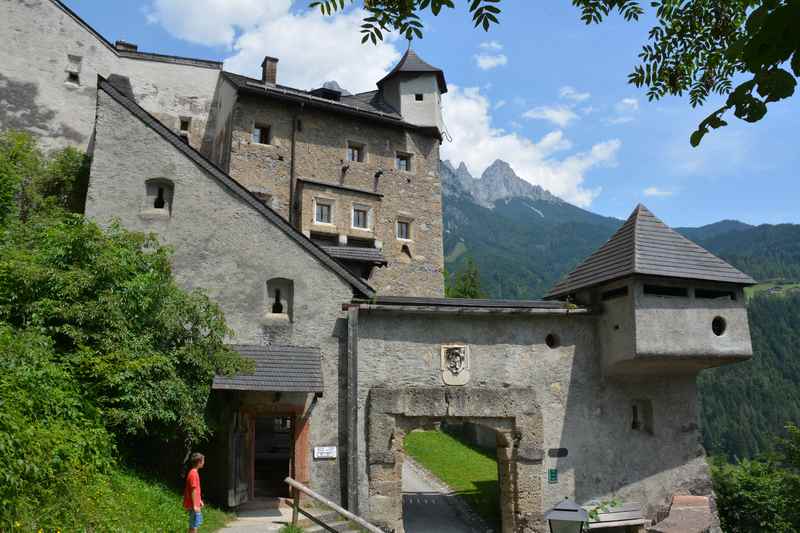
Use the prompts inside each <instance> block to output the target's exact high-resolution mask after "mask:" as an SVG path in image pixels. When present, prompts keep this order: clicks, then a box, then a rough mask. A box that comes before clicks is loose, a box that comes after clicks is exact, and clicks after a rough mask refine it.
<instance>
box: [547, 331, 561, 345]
mask: <svg viewBox="0 0 800 533" xmlns="http://www.w3.org/2000/svg"><path fill="white" fill-rule="evenodd" d="M544 343H545V344H546V345H547V347H548V348H558V347H559V346H560V345H561V339H559V338H558V335H556V334H555V333H548V334H547V337H545V338H544Z"/></svg>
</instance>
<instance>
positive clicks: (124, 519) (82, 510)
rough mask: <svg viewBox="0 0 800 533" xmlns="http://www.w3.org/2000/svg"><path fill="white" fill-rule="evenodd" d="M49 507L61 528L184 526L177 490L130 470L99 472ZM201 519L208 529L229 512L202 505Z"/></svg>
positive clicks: (166, 528) (218, 524) (110, 531)
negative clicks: (80, 490)
mask: <svg viewBox="0 0 800 533" xmlns="http://www.w3.org/2000/svg"><path fill="white" fill-rule="evenodd" d="M52 511H53V512H54V513H56V514H57V515H58V516H59V518H60V520H59V522H60V525H61V530H62V531H98V532H99V531H103V532H108V533H116V532H120V533H121V532H126V533H127V532H142V533H144V532H162V531H164V532H167V531H168V532H173V531H176V532H183V531H186V527H187V517H186V512H185V511H184V510H183V508H182V506H181V495H180V494H178V493H177V492H175V491H174V490H172V489H169V488H167V487H166V486H165V485H162V484H160V483H157V482H154V481H151V480H146V479H143V478H142V477H140V476H138V475H136V474H133V473H130V472H121V471H118V472H113V473H112V474H110V475H108V476H102V477H101V478H100V479H98V480H97V482H95V483H93V484H91V485H89V486H87V487H85V488H84V490H83V493H82V494H80V495H79V496H78V497H77V498H75V499H74V500H72V501H65V502H63V505H59V506H58V508H57V509H53V510H52ZM203 519H204V523H203V527H202V530H203V531H204V532H210V531H216V530H218V529H220V528H221V527H222V526H223V525H225V523H226V522H227V521H228V520H229V519H230V516H229V515H227V514H225V513H223V512H222V511H220V510H218V509H213V508H211V507H205V508H204V512H203ZM26 525H27V524H21V529H19V530H20V531H25V530H27V529H26V528H25V526H26Z"/></svg>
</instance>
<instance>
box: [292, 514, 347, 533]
mask: <svg viewBox="0 0 800 533" xmlns="http://www.w3.org/2000/svg"><path fill="white" fill-rule="evenodd" d="M315 511H317V509H311V510H307V512H309V513H310V514H312V515H313V516H314V518H316V519H318V520H320V521H321V522H324V523H325V524H327V525H328V527H330V528H331V529H335V530H336V531H339V532H340V533H358V532H359V531H360V529H359V528H358V526H356V525H354V524H351V523H350V522H348V521H347V520H345V519H344V518H342V517H341V516H339V514H338V513H336V512H334V511H320V512H315ZM297 525H299V526H300V527H302V528H303V530H304V531H305V533H325V532H326V531H327V530H326V529H325V528H323V527H322V526H319V525H317V524H315V523H314V522H312V521H311V520H309V519H308V518H306V517H304V516H303V515H300V520H298V521H297Z"/></svg>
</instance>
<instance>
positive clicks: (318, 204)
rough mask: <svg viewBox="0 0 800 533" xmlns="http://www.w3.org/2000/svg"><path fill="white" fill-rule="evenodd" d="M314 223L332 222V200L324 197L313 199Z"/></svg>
mask: <svg viewBox="0 0 800 533" xmlns="http://www.w3.org/2000/svg"><path fill="white" fill-rule="evenodd" d="M314 223H315V224H333V200H327V199H324V198H317V199H315V200H314Z"/></svg>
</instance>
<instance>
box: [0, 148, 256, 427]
mask: <svg viewBox="0 0 800 533" xmlns="http://www.w3.org/2000/svg"><path fill="white" fill-rule="evenodd" d="M2 147H10V148H9V149H6V150H2V151H0V168H2V169H6V168H11V169H14V172H16V177H14V178H13V179H11V180H6V181H5V182H4V183H3V184H2V185H3V187H4V189H3V194H2V198H3V199H4V200H5V198H7V197H11V198H16V199H20V200H19V202H18V203H19V204H21V205H23V206H24V207H25V209H24V211H25V212H26V215H25V216H24V217H20V216H18V217H14V216H13V211H14V210H15V207H14V206H12V208H7V209H6V210H5V212H6V219H5V225H4V226H3V227H2V229H0V326H3V325H5V326H7V327H9V328H12V329H13V330H15V331H18V332H23V331H30V332H33V333H36V334H38V335H41V336H44V337H45V338H46V339H47V340H48V342H49V343H50V345H51V347H52V350H53V352H54V354H55V357H56V359H57V360H56V362H57V363H58V364H59V365H60V367H61V368H62V369H63V370H65V371H66V372H68V373H69V375H70V376H71V377H72V378H73V379H74V380H75V381H76V382H78V383H80V384H81V386H82V387H83V390H84V393H85V399H86V401H88V402H90V403H91V404H92V405H94V406H95V407H96V408H97V409H99V411H100V412H101V413H102V415H103V420H104V421H105V423H106V425H107V427H108V429H109V430H110V431H111V432H112V433H114V434H115V435H116V436H117V437H118V438H122V437H126V436H129V435H151V436H157V437H161V438H164V439H169V438H175V437H180V438H181V439H185V440H188V441H190V442H195V441H198V440H201V439H203V438H204V437H205V436H206V435H207V434H208V433H209V431H210V428H209V426H208V423H207V421H206V419H205V407H206V402H207V401H208V398H209V395H210V390H211V381H212V380H213V377H214V375H215V374H217V373H233V372H237V371H240V370H242V369H245V368H247V367H248V365H246V364H245V363H244V361H243V359H242V358H241V357H240V356H239V355H238V354H237V353H236V352H234V351H232V350H231V349H230V348H228V347H227V346H226V344H225V340H226V338H227V336H228V335H229V334H230V330H229V329H228V328H227V326H226V325H225V321H224V318H223V316H222V311H221V310H220V308H219V307H218V306H217V305H216V304H215V303H213V302H212V301H211V300H209V299H208V297H207V296H205V295H204V294H203V293H201V292H200V291H192V292H187V291H184V290H183V289H182V288H181V287H179V286H178V284H177V283H176V281H175V279H174V277H173V275H172V268H171V264H170V258H171V251H170V249H169V248H165V247H161V246H159V243H158V240H157V239H156V237H155V236H154V235H144V234H141V233H135V232H130V231H127V230H125V229H123V228H122V227H120V226H119V225H112V226H111V227H108V228H102V227H100V226H99V225H97V224H96V223H95V222H93V221H91V220H89V219H86V218H85V217H84V216H83V215H81V214H77V213H73V212H70V211H68V210H67V209H66V208H68V207H70V206H73V205H74V201H75V197H76V196H79V194H77V193H76V190H78V189H80V188H81V186H82V185H81V183H82V176H83V174H84V173H85V171H86V168H87V166H86V164H85V163H86V162H85V159H84V156H83V155H82V154H80V153H78V152H76V151H74V150H71V149H67V150H64V151H61V152H58V153H56V154H54V155H53V156H51V157H49V158H45V157H44V156H42V154H41V153H39V152H38V150H36V148H35V144H34V143H33V141H32V140H31V139H30V137H29V136H27V135H26V134H17V133H8V134H3V135H0V148H2ZM6 182H7V183H13V184H16V187H17V190H16V191H14V190H11V191H10V192H9V191H6V190H5V187H6ZM78 203H80V202H78ZM0 405H2V402H0Z"/></svg>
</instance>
